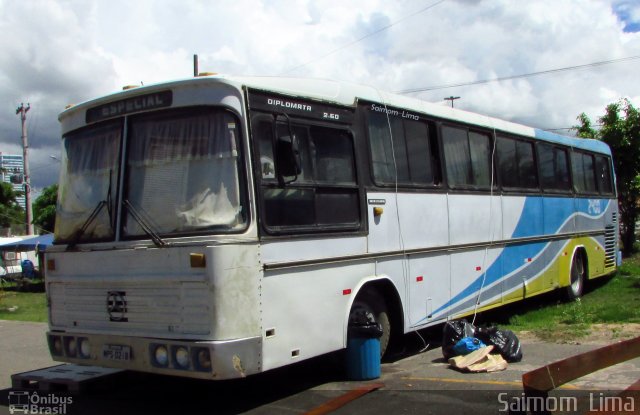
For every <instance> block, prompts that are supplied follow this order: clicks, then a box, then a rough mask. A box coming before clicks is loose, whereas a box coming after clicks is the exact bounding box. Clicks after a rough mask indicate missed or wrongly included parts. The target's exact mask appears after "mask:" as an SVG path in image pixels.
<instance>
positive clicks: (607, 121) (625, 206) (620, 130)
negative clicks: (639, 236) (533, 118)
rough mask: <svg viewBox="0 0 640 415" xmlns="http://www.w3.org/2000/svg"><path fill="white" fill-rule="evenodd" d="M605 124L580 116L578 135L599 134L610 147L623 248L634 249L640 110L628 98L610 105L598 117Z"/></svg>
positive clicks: (639, 188)
mask: <svg viewBox="0 0 640 415" xmlns="http://www.w3.org/2000/svg"><path fill="white" fill-rule="evenodd" d="M598 121H599V123H600V124H601V125H602V127H601V128H600V129H599V130H596V129H595V128H594V127H593V125H592V123H591V120H590V119H589V117H587V115H586V114H584V113H582V114H580V115H579V116H578V122H579V123H580V125H578V126H576V127H574V128H575V129H576V131H577V133H578V136H579V137H582V138H596V139H599V140H602V141H604V142H605V143H607V144H608V145H609V147H611V152H612V153H613V166H614V169H615V172H616V183H617V188H618V209H619V211H620V238H621V240H622V251H623V253H624V254H625V255H626V256H628V255H630V254H631V253H633V251H634V248H633V244H634V242H635V239H636V236H635V227H636V226H635V225H636V221H637V220H638V215H639V214H640V209H638V195H640V114H639V113H638V109H637V108H635V107H634V106H633V105H632V104H631V102H630V101H629V100H628V99H623V100H620V101H619V102H616V103H613V104H609V105H607V107H606V109H605V114H604V115H603V116H602V117H600V118H599V119H598Z"/></svg>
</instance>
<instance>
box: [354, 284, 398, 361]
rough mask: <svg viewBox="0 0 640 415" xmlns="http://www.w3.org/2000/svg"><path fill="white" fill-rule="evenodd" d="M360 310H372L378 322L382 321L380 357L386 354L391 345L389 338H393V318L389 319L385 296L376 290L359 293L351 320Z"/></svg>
mask: <svg viewBox="0 0 640 415" xmlns="http://www.w3.org/2000/svg"><path fill="white" fill-rule="evenodd" d="M358 311H365V312H370V313H371V314H372V315H373V318H374V319H375V321H376V323H380V326H381V327H382V337H380V357H382V356H384V354H385V352H386V351H387V348H388V346H389V339H390V338H391V320H390V319H389V312H388V311H387V304H386V303H385V301H384V298H383V297H382V296H381V295H380V294H378V292H377V291H375V290H371V289H365V290H364V291H362V292H360V293H359V294H358V296H357V297H356V299H355V301H354V302H353V305H352V306H351V311H350V312H349V321H351V316H352V315H354V314H355V313H356V312H358Z"/></svg>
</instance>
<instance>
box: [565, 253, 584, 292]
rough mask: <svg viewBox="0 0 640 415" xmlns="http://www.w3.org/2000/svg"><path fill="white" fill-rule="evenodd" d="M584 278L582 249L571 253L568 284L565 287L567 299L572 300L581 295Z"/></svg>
mask: <svg viewBox="0 0 640 415" xmlns="http://www.w3.org/2000/svg"><path fill="white" fill-rule="evenodd" d="M586 279H587V267H586V266H585V261H584V254H583V252H582V251H577V252H576V253H575V254H574V255H573V261H572V262H571V271H570V281H569V285H568V286H567V287H566V288H565V297H566V298H567V300H570V301H573V300H576V299H578V298H580V297H581V296H582V291H583V289H584V283H585V281H586Z"/></svg>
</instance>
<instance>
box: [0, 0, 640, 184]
mask: <svg viewBox="0 0 640 415" xmlns="http://www.w3.org/2000/svg"><path fill="white" fill-rule="evenodd" d="M433 3H435V0H434V1H433V2H431V4H433ZM427 4H429V3H427ZM427 4H424V3H423V4H416V3H415V2H412V1H399V2H388V1H387V2H385V1H382V0H370V1H367V2H357V1H350V0H346V1H345V0H328V1H323V2H317V1H312V0H306V1H301V2H298V1H293V0H274V1H266V0H238V1H234V2H215V3H213V2H210V1H205V0H185V1H180V2H178V1H170V0H160V1H157V0H138V1H135V2H131V1H125V0H111V1H108V2H107V1H98V0H93V1H85V0H57V1H53V0H52V1H35V0H32V1H24V2H9V1H8V0H0V30H1V31H2V33H3V34H4V35H3V36H2V37H0V50H2V51H3V53H2V54H1V55H0V96H2V97H3V98H4V99H3V102H2V104H1V105H0V109H1V110H2V111H0V151H5V150H4V149H5V148H9V147H10V146H13V145H15V144H14V143H15V142H16V141H15V140H16V139H17V138H19V119H18V117H16V116H15V108H16V106H17V105H19V103H20V102H25V103H26V102H30V103H31V105H32V111H31V112H30V113H29V116H30V120H32V121H30V122H33V123H34V125H32V127H33V128H32V129H31V133H32V134H33V138H34V141H33V145H32V149H33V151H34V154H36V155H37V157H39V159H41V160H43V161H44V160H45V159H47V158H48V155H49V154H47V153H50V152H51V151H52V150H53V149H55V148H56V146H58V145H59V137H58V136H59V127H58V124H57V114H58V113H59V112H60V111H61V110H62V109H63V108H64V106H65V105H66V104H68V103H77V102H79V101H84V100H86V99H89V98H92V97H95V96H99V95H103V94H106V93H110V92H113V91H116V90H118V89H120V88H121V87H122V86H124V85H127V84H139V83H141V82H143V83H145V84H149V83H152V82H161V81H164V80H169V79H175V78H180V77H189V76H191V74H192V71H193V68H192V56H193V54H194V53H197V54H198V55H199V58H200V71H211V72H219V73H232V74H238V75H278V74H282V73H284V72H286V71H288V70H290V69H293V68H295V70H293V71H291V72H290V73H289V74H290V75H296V76H298V75H299V76H309V77H320V78H330V79H339V80H345V81H352V82H359V83H366V84H370V85H373V86H375V87H378V88H380V89H385V90H390V91H397V90H403V89H408V88H416V87H425V86H434V85H441V84H452V83H462V82H467V81H474V80H480V79H488V78H493V77H502V76H510V75H517V74H523V73H528V72H534V71H542V70H547V69H553V68H558V67H566V66H572V65H580V64H585V63H590V62H596V61H604V60H609V59H617V58H622V57H626V56H634V55H638V51H639V50H640V33H633V32H630V31H628V30H627V31H626V32H625V27H628V25H629V23H633V22H638V21H640V19H638V16H639V14H640V6H638V3H637V2H635V1H628V0H608V1H605V0H603V1H598V2H588V1H585V2H562V1H561V2H559V1H556V0H532V1H527V2H521V1H518V2H516V1H511V0H490V1H489V0H464V1H463V0H449V1H445V2H443V3H441V4H439V5H437V6H434V7H432V8H430V9H428V10H426V11H423V12H420V13H418V11H419V10H421V9H422V8H424V7H425V6H426V5H427ZM386 26H390V27H388V28H387V29H385V30H382V31H380V32H379V33H376V34H375V35H371V36H368V35H369V34H371V33H374V32H376V31H378V30H380V29H381V28H383V27H386ZM363 37H365V38H364V39H363V40H362V41H359V42H355V41H356V40H357V39H360V38H363ZM354 42H355V43H354ZM347 45H348V46H347ZM307 63H308V64H307ZM639 63H640V60H635V61H630V62H627V63H619V64H614V65H608V66H602V67H597V68H589V69H582V70H576V71H571V72H563V73H559V74H552V75H544V76H538V77H532V78H523V79H517V80H512V81H505V82H501V83H490V84H485V85H475V86H467V87H459V88H451V89H442V90H436V91H430V92H423V93H420V94H414V96H417V97H420V98H422V99H426V100H430V101H434V102H442V98H443V97H445V96H449V95H458V96H461V97H462V98H461V99H460V100H458V101H456V104H455V105H456V106H457V107H461V108H464V109H467V110H471V111H476V112H480V113H484V114H490V115H494V116H497V117H500V118H507V119H510V120H514V121H519V122H525V123H528V124H532V125H534V126H538V127H566V126H570V125H573V124H574V123H575V117H576V116H577V115H578V114H579V113H581V112H583V111H584V112H587V113H588V114H590V115H592V114H596V115H597V114H599V113H601V112H602V110H603V109H604V107H605V106H606V105H607V104H608V103H610V102H612V101H617V100H618V99H619V98H620V97H623V96H630V97H636V98H634V99H635V100H634V102H635V103H636V104H637V103H638V98H637V97H640V84H639V83H638V82H637V79H636V78H637V77H636V76H635V74H636V73H637V72H638V64H639ZM303 64H306V65H303ZM301 65H302V66H301ZM36 117H37V123H35V122H34V121H35V120H36ZM5 143H7V144H6V145H5ZM8 143H12V144H10V145H9V144H8ZM34 157H36V156H34ZM49 160H51V159H49ZM52 161H53V160H52ZM54 163H55V161H54ZM43 172H44V170H43ZM46 173H47V174H46V177H44V176H43V177H41V176H40V175H36V174H35V172H34V180H37V181H38V182H42V183H44V182H45V181H46V180H49V181H51V180H55V179H52V178H54V177H57V175H56V174H52V173H50V172H49V171H46Z"/></svg>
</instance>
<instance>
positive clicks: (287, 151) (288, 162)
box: [276, 135, 302, 183]
mask: <svg viewBox="0 0 640 415" xmlns="http://www.w3.org/2000/svg"><path fill="white" fill-rule="evenodd" d="M276 166H277V168H278V178H279V179H280V180H281V182H283V181H284V177H285V176H286V177H289V176H294V178H293V180H290V181H289V182H288V183H291V182H294V181H296V179H297V178H298V175H299V174H300V173H302V161H301V159H300V150H299V148H298V139H297V138H296V136H295V135H293V136H286V135H285V136H282V137H278V141H277V143H276Z"/></svg>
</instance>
